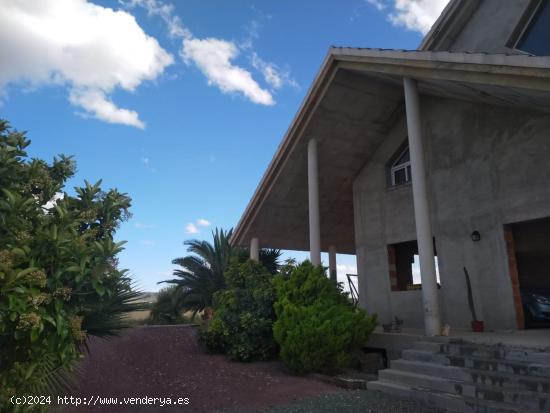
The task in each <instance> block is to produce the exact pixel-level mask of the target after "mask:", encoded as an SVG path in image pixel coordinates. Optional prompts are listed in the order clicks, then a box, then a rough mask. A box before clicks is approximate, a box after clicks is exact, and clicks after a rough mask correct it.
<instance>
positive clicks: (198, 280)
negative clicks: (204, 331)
mask: <svg viewBox="0 0 550 413" xmlns="http://www.w3.org/2000/svg"><path fill="white" fill-rule="evenodd" d="M232 234H233V229H230V230H228V231H224V230H223V229H218V228H216V229H215V230H214V231H212V238H213V243H212V244H211V243H210V242H208V241H201V240H189V241H185V243H184V244H185V245H187V246H188V249H187V251H189V252H190V253H191V254H192V255H187V256H185V257H182V258H176V259H174V260H172V264H176V265H179V266H180V267H181V269H176V270H174V272H173V274H174V276H176V277H178V278H174V279H171V280H164V281H161V283H168V284H175V285H177V286H178V289H183V294H182V295H181V302H182V306H183V309H185V310H191V311H194V312H195V313H197V312H199V311H203V310H205V309H206V308H210V307H212V297H213V296H214V293H215V292H216V291H219V290H223V289H224V288H225V276H224V273H225V271H226V269H227V267H228V266H229V263H230V261H231V259H232V258H235V259H237V260H238V261H240V262H244V261H246V259H248V251H247V250H246V249H243V248H233V247H232V246H231V244H230V242H229V240H230V239H231V235H232ZM280 255H281V251H280V250H274V249H262V250H260V262H261V263H262V264H264V266H265V267H266V268H267V269H268V270H269V271H270V272H271V273H273V274H275V273H276V272H277V269H278V267H279V261H278V260H279V257H280ZM159 284H160V283H159Z"/></svg>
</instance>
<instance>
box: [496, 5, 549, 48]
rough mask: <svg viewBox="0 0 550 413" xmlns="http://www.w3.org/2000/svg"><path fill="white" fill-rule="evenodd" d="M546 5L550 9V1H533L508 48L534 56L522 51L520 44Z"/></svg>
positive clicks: (509, 41) (526, 9) (508, 43)
mask: <svg viewBox="0 0 550 413" xmlns="http://www.w3.org/2000/svg"><path fill="white" fill-rule="evenodd" d="M545 5H546V6H548V7H550V4H549V0H531V2H530V3H529V4H528V5H527V7H526V8H525V11H524V12H523V14H522V16H521V18H520V19H519V22H518V24H517V25H516V28H515V29H514V31H513V32H512V34H511V36H510V37H509V39H508V41H507V42H506V47H508V48H510V49H514V50H516V51H518V52H521V53H524V54H533V53H532V52H529V51H525V50H522V49H521V46H520V44H521V43H522V41H523V40H524V38H525V36H526V35H527V34H528V32H529V30H530V29H531V27H532V24H533V23H534V20H535V18H536V17H537V14H538V12H539V11H540V10H541V8H542V7H544V6H545Z"/></svg>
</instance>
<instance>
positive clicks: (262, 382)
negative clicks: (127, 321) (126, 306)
mask: <svg viewBox="0 0 550 413" xmlns="http://www.w3.org/2000/svg"><path fill="white" fill-rule="evenodd" d="M89 347H90V353H89V355H88V356H87V357H86V358H85V359H84V360H83V361H82V362H81V364H80V366H79V369H80V371H81V373H80V375H79V377H78V379H77V385H76V387H75V388H74V390H73V391H72V394H71V396H73V397H80V398H81V399H82V400H84V399H86V403H90V402H89V400H96V396H99V397H101V398H105V397H117V398H118V400H119V401H120V399H121V398H123V397H127V398H129V397H139V398H143V397H158V398H161V397H162V398H165V397H171V398H173V399H176V398H179V397H181V398H185V397H188V398H189V404H188V405H183V406H177V407H174V406H164V407H160V406H158V405H157V406H156V407H155V406H151V405H148V406H143V405H141V406H140V405H126V404H125V403H124V402H122V403H117V405H116V406H112V405H110V406H106V405H103V406H102V405H101V403H100V402H99V401H97V400H96V401H97V403H96V404H95V406H89V405H88V406H85V405H81V406H79V407H75V406H74V405H72V406H63V407H57V408H56V409H54V410H53V411H54V413H75V412H76V413H79V412H92V411H93V412H96V413H156V412H159V413H169V412H179V413H188V412H213V411H216V410H220V409H229V408H237V407H238V408H248V409H256V408H261V407H264V406H271V405H278V404H281V403H292V402H293V401H295V400H298V399H301V398H304V397H312V396H318V395H322V394H329V393H335V392H342V391H343V390H341V389H339V388H337V387H334V386H332V385H329V384H325V383H322V382H320V381H317V380H315V379H312V378H307V377H297V376H292V375H289V374H287V373H286V372H285V369H284V367H283V366H282V364H281V363H279V362H262V363H237V362H231V361H229V360H228V359H227V358H226V357H224V356H222V355H211V354H206V353H205V351H204V350H203V349H202V348H201V346H199V344H198V342H197V331H196V329H195V328H193V327H189V326H164V327H137V328H134V329H132V330H128V331H126V332H124V333H123V334H122V335H121V336H120V337H117V338H113V339H110V340H102V339H97V338H93V339H92V340H90V345H89ZM91 404H94V403H91Z"/></svg>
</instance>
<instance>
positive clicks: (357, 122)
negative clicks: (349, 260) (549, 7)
mask: <svg viewBox="0 0 550 413" xmlns="http://www.w3.org/2000/svg"><path fill="white" fill-rule="evenodd" d="M403 76H411V77H414V78H416V79H418V81H419V90H420V93H421V94H428V95H435V96H441V97H449V98H453V99H463V100H473V101H479V102H484V103H489V104H494V105H513V106H515V107H517V106H521V107H526V108H535V109H536V110H543V111H547V112H550V59H549V58H536V57H529V56H505V55H468V54H462V53H446V52H403V51H381V50H370V49H331V51H330V52H329V55H328V57H327V59H326V60H325V63H324V64H323V66H322V68H321V71H320V73H319V74H318V76H317V78H316V80H315V82H314V84H313V86H312V87H311V89H310V91H309V93H308V95H307V97H306V99H305V101H304V103H303V104H302V107H301V108H300V110H299V112H298V114H297V115H296V117H295V119H294V121H293V123H292V124H291V126H290V128H289V130H288V132H287V134H286V136H285V138H284V139H283V141H282V143H281V145H280V146H279V148H278V150H277V153H276V154H275V156H274V158H273V160H272V162H271V164H270V165H269V167H268V169H267V171H266V172H265V174H264V176H263V178H262V181H261V182H260V184H259V186H258V188H257V190H256V192H255V194H254V196H253V198H252V200H251V201H250V203H249V205H248V207H247V209H246V211H245V212H244V214H243V216H242V218H241V220H240V222H239V224H238V226H237V227H236V229H235V233H234V236H233V239H232V242H233V243H234V244H237V245H248V243H249V240H250V238H252V237H258V238H259V240H260V245H261V246H263V247H272V248H282V249H290V250H308V249H309V230H308V195H307V142H308V140H309V139H311V138H315V139H317V142H318V156H319V202H320V221H321V248H322V250H324V251H327V250H328V247H329V245H335V246H336V248H337V251H338V252H339V253H349V254H353V253H355V236H354V225H353V222H354V214H353V190H352V185H353V181H354V179H355V177H356V176H357V174H358V173H359V171H360V170H361V169H362V167H363V166H364V165H365V163H367V162H368V161H369V159H370V157H371V156H372V154H373V153H374V152H375V149H376V148H377V146H378V145H379V144H380V143H381V142H382V140H383V139H384V138H385V136H386V135H387V133H388V132H389V129H390V127H392V125H393V124H394V122H395V120H396V119H397V118H398V117H399V116H400V115H401V114H402V113H403V112H404V97H403V87H402V78H403ZM509 85H514V87H513V88H511V87H510V86H509ZM403 138H405V137H403Z"/></svg>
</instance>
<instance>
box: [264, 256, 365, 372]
mask: <svg viewBox="0 0 550 413" xmlns="http://www.w3.org/2000/svg"><path fill="white" fill-rule="evenodd" d="M275 285H276V292H277V301H276V302H275V305H274V307H275V313H276V316H277V321H276V322H275V324H274V325H273V332H274V337H275V340H276V341H277V343H278V344H279V346H280V349H281V350H280V355H281V358H282V360H283V361H284V363H285V364H286V365H287V366H288V367H289V368H290V369H291V370H292V371H293V372H295V373H311V372H327V373H333V372H336V371H338V370H341V369H343V368H345V367H347V366H348V365H349V363H350V361H351V358H352V355H353V353H354V352H355V351H357V350H358V349H360V347H361V346H362V345H364V344H365V343H366V341H367V339H368V337H369V335H370V334H371V332H372V331H373V329H374V327H375V326H376V317H374V316H369V315H367V313H366V312H365V311H364V310H361V309H355V308H354V307H353V305H352V304H351V302H350V301H349V298H348V296H347V294H346V293H344V292H343V288H342V286H341V285H340V284H338V285H335V284H334V283H333V282H332V281H330V280H329V279H328V278H327V277H326V275H325V271H324V269H323V268H322V267H321V266H318V267H315V266H313V265H312V264H311V263H310V262H309V261H305V262H304V263H302V264H300V265H298V266H296V267H295V268H294V269H293V270H292V271H291V272H290V276H289V277H283V276H279V277H277V279H276V282H275Z"/></svg>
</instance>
